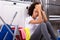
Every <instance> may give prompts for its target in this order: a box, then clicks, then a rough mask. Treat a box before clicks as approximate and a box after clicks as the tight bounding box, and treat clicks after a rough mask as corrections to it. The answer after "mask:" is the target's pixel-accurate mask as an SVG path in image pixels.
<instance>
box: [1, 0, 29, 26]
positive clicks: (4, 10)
mask: <svg viewBox="0 0 60 40" xmlns="http://www.w3.org/2000/svg"><path fill="white" fill-rule="evenodd" d="M29 5H30V3H17V4H16V5H14V4H13V2H7V1H0V16H1V17H2V18H3V19H4V21H5V22H6V23H8V24H10V23H11V21H12V18H13V16H14V14H15V13H16V11H17V12H18V14H17V16H16V18H15V19H14V21H13V23H12V24H14V25H20V26H23V27H24V21H25V18H26V17H27V16H28V15H27V9H26V7H27V6H29ZM26 15H27V16H26ZM0 21H1V20H0ZM0 24H2V22H0Z"/></svg>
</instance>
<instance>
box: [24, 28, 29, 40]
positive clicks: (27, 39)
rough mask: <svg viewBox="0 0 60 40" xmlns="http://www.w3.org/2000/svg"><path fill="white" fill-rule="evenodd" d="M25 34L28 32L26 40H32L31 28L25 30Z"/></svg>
mask: <svg viewBox="0 0 60 40" xmlns="http://www.w3.org/2000/svg"><path fill="white" fill-rule="evenodd" d="M24 30H25V32H26V40H30V30H29V28H24Z"/></svg>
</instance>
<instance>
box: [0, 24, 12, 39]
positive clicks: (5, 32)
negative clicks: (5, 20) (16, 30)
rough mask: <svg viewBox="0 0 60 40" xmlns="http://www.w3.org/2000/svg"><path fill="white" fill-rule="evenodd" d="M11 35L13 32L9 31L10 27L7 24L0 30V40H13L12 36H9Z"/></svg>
mask: <svg viewBox="0 0 60 40" xmlns="http://www.w3.org/2000/svg"><path fill="white" fill-rule="evenodd" d="M6 26H7V27H8V28H9V29H10V31H11V32H12V33H13V31H12V30H11V27H10V26H9V25H8V24H4V25H3V26H2V28H1V29H0V40H3V39H4V38H5V40H13V35H12V34H11V32H10V31H9V29H8V28H7V27H6Z"/></svg>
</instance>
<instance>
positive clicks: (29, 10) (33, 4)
mask: <svg viewBox="0 0 60 40" xmlns="http://www.w3.org/2000/svg"><path fill="white" fill-rule="evenodd" d="M37 4H41V3H40V2H34V3H32V4H31V6H30V7H29V9H28V15H29V16H32V14H33V10H34V8H35V5H37ZM42 10H43V7H42Z"/></svg>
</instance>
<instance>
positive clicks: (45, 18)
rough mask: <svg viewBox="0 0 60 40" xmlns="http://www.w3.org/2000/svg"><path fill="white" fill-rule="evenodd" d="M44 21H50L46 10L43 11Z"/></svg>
mask: <svg viewBox="0 0 60 40" xmlns="http://www.w3.org/2000/svg"><path fill="white" fill-rule="evenodd" d="M42 16H43V19H44V22H46V21H48V19H47V16H46V13H45V11H42Z"/></svg>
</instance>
